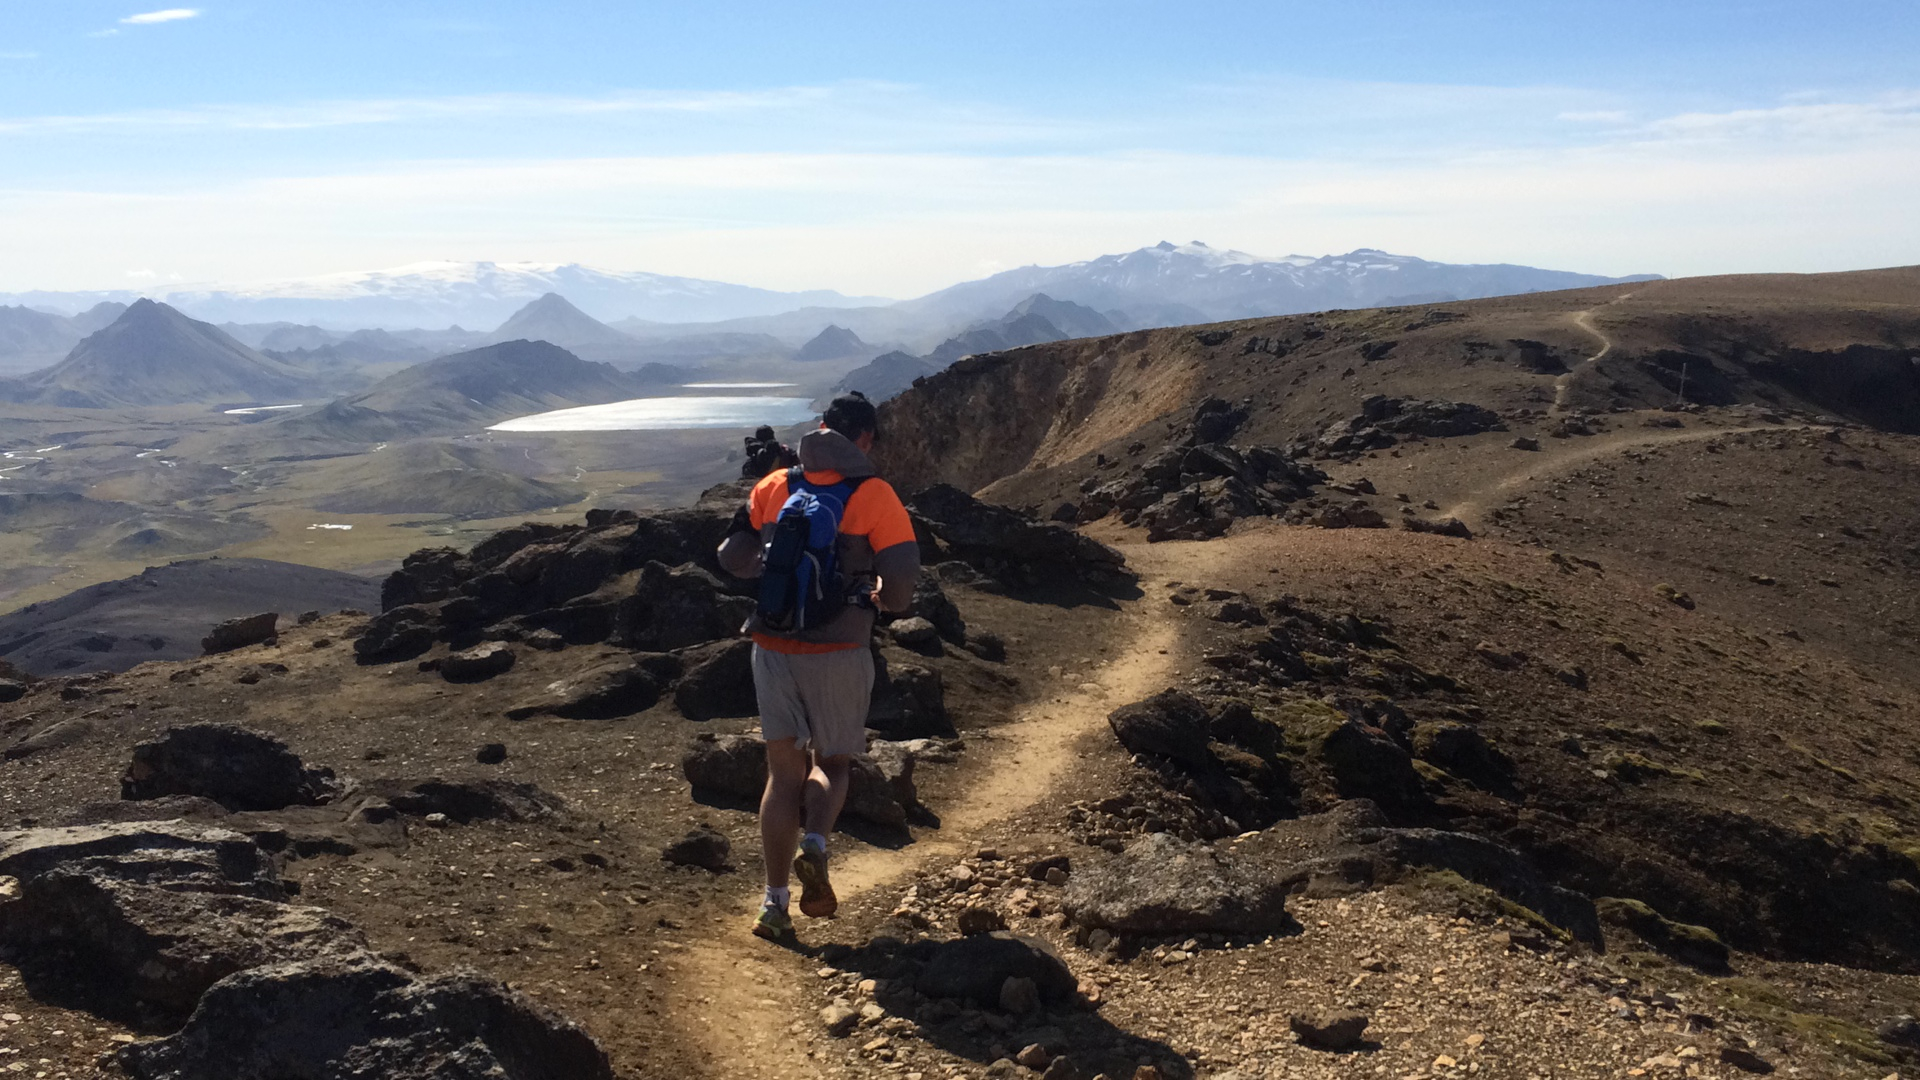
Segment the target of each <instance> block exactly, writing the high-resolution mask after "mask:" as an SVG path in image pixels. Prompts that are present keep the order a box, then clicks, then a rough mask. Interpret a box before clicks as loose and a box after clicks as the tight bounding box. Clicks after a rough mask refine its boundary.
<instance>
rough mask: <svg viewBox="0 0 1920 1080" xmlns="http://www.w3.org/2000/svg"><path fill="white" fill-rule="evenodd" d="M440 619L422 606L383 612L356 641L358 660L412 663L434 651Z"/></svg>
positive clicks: (355, 647) (416, 605) (365, 661)
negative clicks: (411, 661)
mask: <svg viewBox="0 0 1920 1080" xmlns="http://www.w3.org/2000/svg"><path fill="white" fill-rule="evenodd" d="M438 626H439V615H438V614H437V613H436V612H435V611H434V610H433V609H432V608H430V607H427V606H425V605H422V604H407V605H404V606H401V607H396V608H390V609H388V610H386V611H384V612H381V613H380V615H379V616H378V617H376V618H375V619H374V620H373V621H372V622H370V623H368V624H367V628H366V630H365V631H364V632H362V633H361V635H360V636H359V637H358V638H356V639H355V640H354V643H353V655H354V658H355V659H356V660H357V661H358V662H360V663H362V664H389V663H393V662H395V661H398V660H411V659H413V658H414V657H416V656H419V655H420V654H421V653H423V652H426V651H427V650H428V649H431V648H433V643H434V640H435V638H436V637H437V636H438V633H439V631H438Z"/></svg>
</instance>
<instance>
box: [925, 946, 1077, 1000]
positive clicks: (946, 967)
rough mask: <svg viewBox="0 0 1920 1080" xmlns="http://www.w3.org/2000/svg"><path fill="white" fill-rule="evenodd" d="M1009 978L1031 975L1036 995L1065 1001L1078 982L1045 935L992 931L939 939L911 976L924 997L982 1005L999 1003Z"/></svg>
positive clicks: (1029, 977) (1028, 977) (1023, 977)
mask: <svg viewBox="0 0 1920 1080" xmlns="http://www.w3.org/2000/svg"><path fill="white" fill-rule="evenodd" d="M1008 979H1030V980H1032V981H1033V984H1034V987H1035V989H1037V990H1038V991H1039V996H1040V999H1041V1000H1042V1001H1044V1002H1047V1003H1050V1004H1058V1003H1060V1002H1064V1001H1067V1000H1068V999H1070V998H1071V997H1072V996H1073V993H1074V990H1075V989H1076V988H1077V987H1078V986H1079V982H1078V980H1076V979H1075V978H1074V975H1073V971H1072V969H1070V968H1068V967H1067V965H1066V963H1065V962H1064V961H1062V960H1061V959H1060V957H1059V956H1058V955H1056V954H1055V953H1054V951H1053V950H1052V949H1051V948H1049V947H1048V946H1047V944H1046V942H1044V941H1040V940H1038V939H1037V938H1030V937H1024V936H1021V935H1018V934H1010V933H1007V932H1006V931H1004V930H1002V931H996V932H993V933H986V934H971V935H968V936H966V937H961V938H955V939H954V940H952V941H943V942H941V943H940V944H939V945H937V946H935V947H934V949H933V954H932V956H930V957H929V958H928V959H927V962H926V966H925V967H923V968H921V969H920V973H919V975H918V976H917V977H916V978H915V979H914V989H915V990H917V991H919V992H920V993H922V994H925V995H926V996H928V997H933V998H958V999H961V1000H966V1001H971V1002H973V1003H974V1004H976V1005H980V1006H984V1007H986V1008H996V1007H998V1006H999V1004H1000V992H1001V990H1002V988H1004V987H1005V986H1006V984H1007V980H1008Z"/></svg>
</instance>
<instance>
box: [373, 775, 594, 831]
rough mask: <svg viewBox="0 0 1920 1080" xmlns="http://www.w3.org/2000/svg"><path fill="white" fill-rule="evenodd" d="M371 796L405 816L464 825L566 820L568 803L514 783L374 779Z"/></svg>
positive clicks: (539, 789) (538, 789)
mask: <svg viewBox="0 0 1920 1080" xmlns="http://www.w3.org/2000/svg"><path fill="white" fill-rule="evenodd" d="M362 790H364V791H366V792H367V793H368V794H369V795H371V796H373V797H375V798H378V799H383V800H385V801H386V803H387V805H388V806H390V807H392V808H393V809H394V810H397V811H399V812H400V813H402V814H412V815H416V816H419V817H425V816H427V815H428V814H444V815H446V818H447V820H448V821H454V822H458V823H460V824H462V825H466V824H469V823H471V822H475V821H516V822H517V821H543V820H546V819H548V818H555V817H562V816H564V815H565V813H566V803H565V801H563V800H562V799H561V798H560V796H558V795H555V794H553V793H552V792H550V791H546V790H544V789H543V788H541V787H540V786H539V785H537V784H522V783H515V782H513V781H511V780H495V779H482V780H441V779H438V778H433V779H427V780H373V781H369V782H368V783H367V784H365V785H364V787H363V789H362Z"/></svg>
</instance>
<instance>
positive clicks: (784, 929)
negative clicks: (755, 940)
mask: <svg viewBox="0 0 1920 1080" xmlns="http://www.w3.org/2000/svg"><path fill="white" fill-rule="evenodd" d="M753 936H754V937H763V938H766V939H767V940H768V941H779V940H781V939H783V938H790V937H792V936H793V917H792V916H790V915H788V914H787V913H786V912H784V911H782V910H780V909H779V908H777V907H774V906H772V905H771V904H769V905H767V906H766V907H763V908H761V909H760V915H759V917H758V918H756V919H754V920H753Z"/></svg>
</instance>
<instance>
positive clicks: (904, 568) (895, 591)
mask: <svg viewBox="0 0 1920 1080" xmlns="http://www.w3.org/2000/svg"><path fill="white" fill-rule="evenodd" d="M873 573H874V576H876V577H878V578H879V579H880V588H879V589H878V590H876V591H875V592H874V594H873V595H874V602H875V603H876V604H878V605H879V607H880V610H882V611H905V610H907V608H908V607H910V606H912V604H913V586H914V584H915V583H916V582H917V581H919V579H920V542H919V541H917V540H909V541H907V542H906V543H903V544H894V545H892V546H890V547H885V548H882V549H880V550H879V551H876V552H874V553H873Z"/></svg>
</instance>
